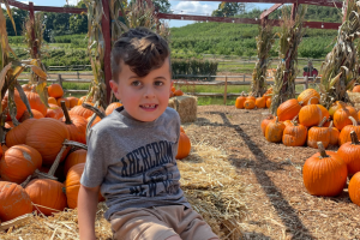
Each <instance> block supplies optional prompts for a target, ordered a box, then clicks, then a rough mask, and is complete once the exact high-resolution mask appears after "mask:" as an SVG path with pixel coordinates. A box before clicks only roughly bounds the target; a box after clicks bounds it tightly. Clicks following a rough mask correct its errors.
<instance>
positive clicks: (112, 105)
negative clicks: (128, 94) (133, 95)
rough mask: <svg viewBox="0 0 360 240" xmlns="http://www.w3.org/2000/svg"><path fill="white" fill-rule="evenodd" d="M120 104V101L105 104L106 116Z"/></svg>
mask: <svg viewBox="0 0 360 240" xmlns="http://www.w3.org/2000/svg"><path fill="white" fill-rule="evenodd" d="M121 106H122V104H121V103H120V102H113V103H110V104H109V106H107V108H106V110H105V114H106V116H107V115H109V114H111V113H112V112H113V111H114V110H115V109H116V108H119V107H121Z"/></svg>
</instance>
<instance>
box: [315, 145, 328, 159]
mask: <svg viewBox="0 0 360 240" xmlns="http://www.w3.org/2000/svg"><path fill="white" fill-rule="evenodd" d="M317 145H318V149H319V152H320V155H321V158H326V157H329V155H327V154H326V152H325V148H324V145H323V143H322V142H320V141H319V142H317Z"/></svg>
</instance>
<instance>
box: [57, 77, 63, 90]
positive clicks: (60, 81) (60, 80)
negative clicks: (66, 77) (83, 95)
mask: <svg viewBox="0 0 360 240" xmlns="http://www.w3.org/2000/svg"><path fill="white" fill-rule="evenodd" d="M58 80H59V84H60V86H61V87H63V85H62V78H61V74H59V75H58Z"/></svg>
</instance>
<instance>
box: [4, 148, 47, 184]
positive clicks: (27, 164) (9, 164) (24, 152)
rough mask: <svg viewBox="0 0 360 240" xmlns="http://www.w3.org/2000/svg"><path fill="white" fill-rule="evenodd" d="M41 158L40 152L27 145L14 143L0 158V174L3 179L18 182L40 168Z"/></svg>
mask: <svg viewBox="0 0 360 240" xmlns="http://www.w3.org/2000/svg"><path fill="white" fill-rule="evenodd" d="M41 164H42V158H41V155H40V153H39V152H38V151H37V150H36V149H34V148H32V147H30V146H27V145H24V144H22V145H15V146H12V147H11V148H9V149H8V150H7V151H6V153H5V154H4V157H3V158H1V160H0V175H1V178H2V179H4V180H5V181H10V182H16V183H18V184H20V183H22V182H23V181H25V179H26V178H27V177H28V176H29V175H32V174H33V173H34V172H35V170H36V169H37V168H40V167H41Z"/></svg>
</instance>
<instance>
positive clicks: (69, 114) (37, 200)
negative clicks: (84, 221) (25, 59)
mask: <svg viewBox="0 0 360 240" xmlns="http://www.w3.org/2000/svg"><path fill="white" fill-rule="evenodd" d="M23 89H24V90H25V93H26V96H27V98H28V100H29V103H30V106H31V111H32V113H33V115H34V118H31V117H30V114H29V113H26V112H27V110H26V107H25V104H24V103H23V102H22V101H21V99H20V95H19V93H18V92H16V91H15V94H14V101H15V104H16V107H17V115H16V118H17V119H18V120H19V122H20V124H19V125H17V126H14V125H13V124H12V122H11V121H9V122H7V125H6V126H5V127H6V128H7V129H6V130H7V131H8V132H7V133H6V138H5V142H6V144H5V145H2V146H1V148H0V157H1V160H0V223H1V221H2V222H4V221H9V220H11V219H14V218H16V217H19V216H21V215H24V214H26V213H31V212H33V211H37V212H39V213H41V214H44V215H47V216H48V215H51V214H52V213H54V212H58V211H63V210H64V209H65V208H66V207H69V208H76V207H77V196H78V191H79V186H80V182H79V181H80V177H81V175H82V172H83V170H84V165H85V161H86V154H87V146H86V131H87V125H89V127H90V124H91V123H89V124H88V119H89V118H93V117H91V116H92V115H93V114H94V111H95V112H96V113H97V111H96V109H95V108H93V109H92V110H91V109H88V108H87V107H86V105H85V104H82V103H83V102H84V100H85V98H86V96H84V97H82V98H80V99H76V98H73V97H68V98H65V97H63V93H64V92H63V89H62V88H61V86H60V85H59V84H52V85H51V86H49V87H48V94H49V105H50V108H47V107H46V106H45V104H43V103H42V102H41V100H40V97H39V95H38V94H37V93H36V92H35V91H34V88H28V86H24V88H23ZM7 100H8V96H7V95H6V96H5V97H4V99H3V101H2V107H3V109H5V111H6V109H7ZM75 100H77V101H75ZM75 102H76V103H75ZM86 103H87V104H88V105H89V106H91V105H93V103H91V102H86ZM59 105H60V106H59ZM119 106H121V103H119V102H116V103H112V104H110V105H109V106H108V107H107V108H106V110H105V114H99V113H97V114H98V118H99V120H101V118H102V117H104V116H105V115H108V114H110V113H111V112H112V111H113V110H114V109H116V108H117V107H119ZM68 108H71V110H70V111H68ZM101 112H102V110H101V111H100V113H101ZM25 114H27V116H25V117H24V115H25ZM35 116H37V117H38V118H36V117H35ZM8 120H11V119H10V116H9V115H8ZM94 124H96V122H93V123H92V124H91V126H93V125H94ZM190 149H191V143H190V139H189V138H188V137H187V136H186V134H185V131H184V129H183V128H181V133H180V140H179V150H178V155H177V156H176V158H177V159H181V158H184V157H186V156H187V155H188V154H189V152H190ZM101 200H103V198H102V196H101V194H99V201H101Z"/></svg>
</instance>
